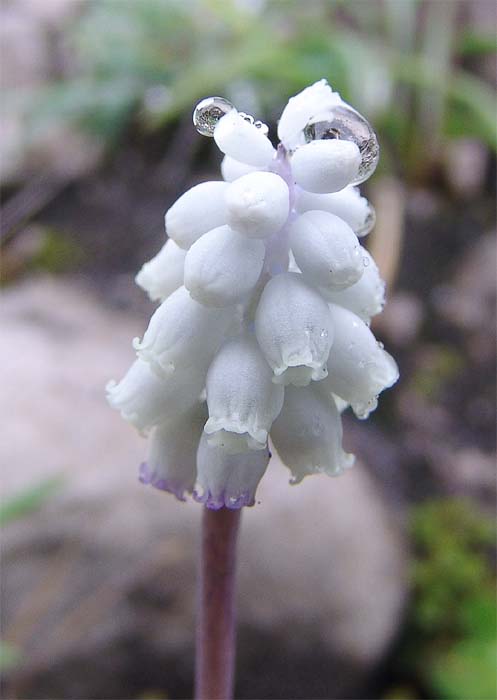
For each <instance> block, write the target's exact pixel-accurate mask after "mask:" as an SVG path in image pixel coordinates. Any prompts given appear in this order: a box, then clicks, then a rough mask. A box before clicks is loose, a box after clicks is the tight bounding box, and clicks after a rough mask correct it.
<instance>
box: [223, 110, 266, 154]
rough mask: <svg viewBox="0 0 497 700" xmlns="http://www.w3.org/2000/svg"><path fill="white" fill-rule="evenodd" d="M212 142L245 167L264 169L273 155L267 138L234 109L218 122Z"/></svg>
mask: <svg viewBox="0 0 497 700" xmlns="http://www.w3.org/2000/svg"><path fill="white" fill-rule="evenodd" d="M214 141H215V142H216V144H217V146H218V148H219V150H220V151H222V152H223V153H224V154H225V155H227V156H230V157H231V158H234V159H235V160H238V161H240V162H241V163H246V164H247V165H256V166H258V167H265V166H267V165H268V163H269V162H270V161H271V160H272V158H273V157H274V155H275V150H274V148H273V146H272V144H271V141H270V140H269V139H268V137H267V136H266V135H265V134H264V133H263V132H262V131H261V130H260V129H258V128H257V127H256V126H254V124H251V123H250V122H248V121H246V120H245V119H244V118H243V117H242V116H241V115H240V114H239V113H238V112H237V111H236V110H235V109H233V110H231V112H228V114H226V115H225V116H224V117H223V118H222V119H221V120H220V121H219V122H218V124H217V126H216V128H215V130H214Z"/></svg>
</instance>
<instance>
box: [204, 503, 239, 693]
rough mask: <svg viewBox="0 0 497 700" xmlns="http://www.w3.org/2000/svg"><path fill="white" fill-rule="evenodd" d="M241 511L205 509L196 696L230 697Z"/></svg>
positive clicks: (233, 656) (232, 675)
mask: <svg viewBox="0 0 497 700" xmlns="http://www.w3.org/2000/svg"><path fill="white" fill-rule="evenodd" d="M240 513H241V510H229V509H228V508H221V509H220V510H217V511H215V510H209V509H208V508H204V514H203V521H202V544H201V551H200V566H199V583H198V586H199V588H198V610H197V649H196V668H195V698H196V700H231V698H232V697H233V681H234V666H235V570H236V542H237V535H238V526H239V523H240Z"/></svg>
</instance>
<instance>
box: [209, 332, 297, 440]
mask: <svg viewBox="0 0 497 700" xmlns="http://www.w3.org/2000/svg"><path fill="white" fill-rule="evenodd" d="M271 379H272V372H271V370H270V368H269V365H268V364H267V362H266V360H265V359H264V357H263V355H262V353H261V351H260V349H259V346H258V344H257V341H256V339H255V337H254V336H253V335H248V334H246V335H243V336H238V337H237V338H234V339H233V340H228V341H227V342H226V343H225V344H224V345H223V346H222V348H221V349H220V350H219V352H218V354H217V355H216V357H215V358H214V360H213V362H212V364H211V366H210V367H209V371H208V373H207V382H206V387H207V405H208V407H209V420H208V421H207V423H206V424H205V432H206V433H207V434H208V435H209V438H208V439H209V444H211V445H215V446H217V447H223V448H224V449H225V450H226V451H228V452H231V453H238V452H243V451H246V450H247V449H252V450H262V449H264V448H265V446H266V444H267V436H268V432H269V430H270V428H271V424H272V422H273V421H274V419H275V418H276V416H277V415H278V413H279V412H280V411H281V406H282V404H283V394H284V389H283V387H282V386H277V385H276V384H273V382H272V381H271Z"/></svg>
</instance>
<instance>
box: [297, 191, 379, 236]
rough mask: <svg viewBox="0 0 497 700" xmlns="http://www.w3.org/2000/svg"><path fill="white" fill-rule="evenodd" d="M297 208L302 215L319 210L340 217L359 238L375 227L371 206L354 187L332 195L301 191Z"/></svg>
mask: <svg viewBox="0 0 497 700" xmlns="http://www.w3.org/2000/svg"><path fill="white" fill-rule="evenodd" d="M296 206H297V211H299V212H302V213H303V212H305V211H313V210H314V211H315V210H317V209H319V210H321V211H327V212H329V213H330V214H335V216H339V217H340V218H341V219H343V221H345V222H346V223H347V224H348V225H349V226H350V228H351V229H352V230H353V231H354V233H355V235H356V236H358V237H359V238H360V237H361V236H365V235H366V234H367V233H369V231H370V230H371V229H372V227H373V225H374V212H373V209H372V207H371V205H370V204H369V202H368V200H367V199H366V197H362V196H361V193H360V192H359V189H358V188H357V187H354V186H353V185H348V186H347V187H345V189H343V190H340V192H332V193H330V194H315V193H314V192H306V191H305V190H300V192H299V195H298V197H297V205H296Z"/></svg>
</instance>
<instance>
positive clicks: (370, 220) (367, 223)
mask: <svg viewBox="0 0 497 700" xmlns="http://www.w3.org/2000/svg"><path fill="white" fill-rule="evenodd" d="M375 223H376V212H375V210H374V207H373V205H372V204H369V203H368V213H367V214H366V218H365V219H364V223H363V224H362V226H360V227H359V228H358V229H357V230H356V233H357V235H358V236H366V235H367V234H368V233H369V232H370V231H372V230H373V228H374V225H375Z"/></svg>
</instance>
